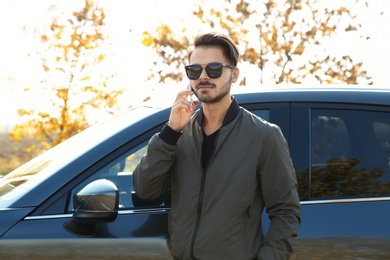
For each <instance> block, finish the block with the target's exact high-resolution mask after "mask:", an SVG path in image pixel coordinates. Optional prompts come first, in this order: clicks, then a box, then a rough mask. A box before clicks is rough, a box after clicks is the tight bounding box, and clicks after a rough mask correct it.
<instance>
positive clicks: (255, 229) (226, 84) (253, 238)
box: [133, 33, 300, 259]
mask: <svg viewBox="0 0 390 260" xmlns="http://www.w3.org/2000/svg"><path fill="white" fill-rule="evenodd" d="M238 58H239V53H238V49H237V47H236V46H235V45H234V43H233V42H232V40H231V39H230V38H228V37H227V36H225V35H220V34H215V33H208V34H203V35H200V36H198V37H197V38H196V39H195V41H194V48H193V49H192V50H190V52H189V64H190V65H188V66H186V73H187V76H188V78H189V79H190V86H191V89H192V90H186V91H182V92H180V93H178V95H177V97H176V100H175V102H174V104H173V106H172V109H171V114H170V117H169V121H168V123H167V124H166V126H164V128H163V129H162V131H161V132H160V133H158V134H156V135H154V136H153V137H152V138H151V139H150V142H149V146H148V151H147V154H146V155H145V156H144V157H143V158H142V160H141V161H140V163H139V165H138V166H137V168H136V169H135V171H134V173H133V178H134V188H135V191H136V193H137V194H138V196H140V197H141V198H155V197H157V196H159V195H160V194H161V193H163V192H164V191H166V190H167V189H171V211H170V214H169V234H170V238H169V245H170V249H171V252H172V255H173V257H174V258H175V259H288V258H289V256H291V254H292V252H293V248H292V244H293V238H294V237H295V236H296V235H297V232H298V227H299V223H300V204H299V198H298V193H297V181H296V175H295V172H294V169H293V165H292V162H291V158H290V154H289V149H288V145H287V142H286V140H285V138H284V137H283V135H282V132H281V131H280V129H279V127H278V126H276V125H273V124H271V123H269V122H267V121H265V120H263V119H261V118H259V117H257V116H255V115H254V114H252V113H250V112H249V111H247V110H245V109H243V108H241V107H240V106H239V105H238V104H237V102H236V100H235V99H234V97H232V96H231V94H230V88H231V84H232V83H235V82H236V81H237V79H238V76H239V69H238V68H237V67H236V66H237V61H238ZM193 94H195V96H196V97H197V98H198V99H199V101H201V102H202V105H201V108H200V109H199V110H197V111H195V112H194V109H195V106H194V104H192V102H191V101H188V97H189V96H191V95H193ZM264 208H266V209H267V213H268V216H269V218H270V220H271V222H270V227H269V230H268V232H267V233H266V235H265V236H264V235H263V230H262V223H261V215H262V212H263V210H264Z"/></svg>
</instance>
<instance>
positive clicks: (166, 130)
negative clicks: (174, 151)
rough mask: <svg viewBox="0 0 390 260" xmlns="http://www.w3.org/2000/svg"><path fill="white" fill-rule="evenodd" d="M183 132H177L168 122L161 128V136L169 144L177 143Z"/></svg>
mask: <svg viewBox="0 0 390 260" xmlns="http://www.w3.org/2000/svg"><path fill="white" fill-rule="evenodd" d="M181 134H182V131H180V132H177V131H175V130H173V129H172V128H171V127H170V126H169V125H168V124H166V125H165V126H164V127H163V129H162V130H161V132H160V134H159V136H160V138H161V139H162V140H163V141H164V142H166V143H167V144H169V145H175V144H176V143H177V141H179V138H180V136H181Z"/></svg>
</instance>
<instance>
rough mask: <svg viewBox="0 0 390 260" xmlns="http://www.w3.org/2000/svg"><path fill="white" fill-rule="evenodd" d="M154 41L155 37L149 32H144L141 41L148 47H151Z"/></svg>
mask: <svg viewBox="0 0 390 260" xmlns="http://www.w3.org/2000/svg"><path fill="white" fill-rule="evenodd" d="M153 42H154V39H153V37H152V36H151V35H150V34H149V33H148V32H143V33H142V41H141V43H142V44H143V45H145V46H146V47H150V45H152V44H153Z"/></svg>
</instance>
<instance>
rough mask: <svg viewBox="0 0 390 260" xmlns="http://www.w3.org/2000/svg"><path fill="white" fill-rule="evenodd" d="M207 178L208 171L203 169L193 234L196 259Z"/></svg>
mask: <svg viewBox="0 0 390 260" xmlns="http://www.w3.org/2000/svg"><path fill="white" fill-rule="evenodd" d="M205 180H206V171H205V170H203V171H202V182H201V185H200V193H199V199H198V209H197V213H196V224H195V230H194V233H193V234H192V240H191V249H190V250H191V251H190V252H191V258H192V259H196V258H195V255H194V247H195V239H196V235H197V234H198V230H199V225H200V216H201V214H202V203H203V195H204V185H205Z"/></svg>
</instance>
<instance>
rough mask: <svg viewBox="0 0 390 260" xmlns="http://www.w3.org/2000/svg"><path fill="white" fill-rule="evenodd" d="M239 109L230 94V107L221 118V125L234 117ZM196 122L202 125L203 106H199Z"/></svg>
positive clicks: (224, 124) (226, 123)
mask: <svg viewBox="0 0 390 260" xmlns="http://www.w3.org/2000/svg"><path fill="white" fill-rule="evenodd" d="M239 111H240V106H239V105H238V103H237V100H236V99H235V98H234V97H233V96H232V103H231V104H230V107H229V109H228V111H227V113H226V115H225V118H224V119H223V123H222V127H224V126H226V125H228V124H229V123H230V122H232V121H233V120H234V118H236V116H237V115H238V112H239ZM197 121H198V124H199V125H200V126H202V121H203V107H200V116H198V118H197Z"/></svg>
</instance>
